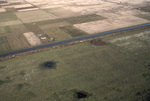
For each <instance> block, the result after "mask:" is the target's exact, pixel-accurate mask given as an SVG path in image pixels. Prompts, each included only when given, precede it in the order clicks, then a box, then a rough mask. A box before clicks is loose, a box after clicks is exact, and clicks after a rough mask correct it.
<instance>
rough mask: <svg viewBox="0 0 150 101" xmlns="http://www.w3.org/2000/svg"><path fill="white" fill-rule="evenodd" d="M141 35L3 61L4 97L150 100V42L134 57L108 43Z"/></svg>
mask: <svg viewBox="0 0 150 101" xmlns="http://www.w3.org/2000/svg"><path fill="white" fill-rule="evenodd" d="M147 31H148V30H147ZM140 33H141V32H140ZM140 33H139V31H136V32H127V33H126V32H125V33H124V35H125V36H123V35H121V34H120V35H114V36H108V37H104V38H103V39H101V40H102V41H104V42H106V43H107V44H106V45H103V46H95V45H93V44H91V43H90V42H84V43H80V44H76V45H72V46H69V47H63V48H58V49H53V50H48V51H43V52H41V53H35V54H30V55H26V56H22V57H18V58H14V59H11V60H7V61H1V62H0V77H1V78H0V81H1V82H0V91H1V92H0V97H1V98H0V99H1V100H2V101H9V100H11V101H16V100H18V101H29V100H30V101H42V100H43V101H59V100H60V101H99V100H100V101H142V100H144V101H149V95H150V85H149V82H150V72H149V66H150V54H149V53H150V46H149V44H146V43H143V44H144V45H146V46H147V47H145V48H142V47H141V48H139V49H137V51H136V52H137V53H138V54H136V55H135V54H127V53H128V52H129V51H128V50H127V51H124V52H123V51H122V50H124V49H122V48H120V46H117V45H116V46H115V47H114V45H113V44H114V43H110V41H112V40H114V39H115V38H123V37H124V38H126V36H133V35H136V34H140ZM140 35H141V34H140ZM126 41H128V40H126ZM126 41H125V40H124V42H126ZM139 42H140V40H139ZM117 43H119V42H117ZM115 44H116V43H115ZM134 52H135V51H134ZM80 95H84V96H81V97H80Z"/></svg>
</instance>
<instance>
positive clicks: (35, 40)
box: [23, 32, 42, 46]
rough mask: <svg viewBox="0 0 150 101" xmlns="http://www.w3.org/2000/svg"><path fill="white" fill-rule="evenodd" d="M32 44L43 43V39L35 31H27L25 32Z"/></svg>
mask: <svg viewBox="0 0 150 101" xmlns="http://www.w3.org/2000/svg"><path fill="white" fill-rule="evenodd" d="M23 35H24V36H25V38H26V39H27V41H28V42H29V44H30V45H32V46H35V45H39V44H42V42H41V40H40V39H39V38H38V37H37V36H36V35H35V34H34V33H33V32H27V33H24V34H23Z"/></svg>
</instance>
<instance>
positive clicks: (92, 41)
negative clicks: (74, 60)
mask: <svg viewBox="0 0 150 101" xmlns="http://www.w3.org/2000/svg"><path fill="white" fill-rule="evenodd" d="M90 43H91V44H92V45H95V46H104V45H106V43H105V42H103V41H102V40H101V39H93V40H91V41H90Z"/></svg>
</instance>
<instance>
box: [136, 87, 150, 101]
mask: <svg viewBox="0 0 150 101" xmlns="http://www.w3.org/2000/svg"><path fill="white" fill-rule="evenodd" d="M135 95H136V96H139V97H140V99H141V101H150V89H146V90H143V91H142V92H137V93H136V94H135Z"/></svg>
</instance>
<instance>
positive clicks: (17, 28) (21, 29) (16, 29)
mask: <svg viewBox="0 0 150 101" xmlns="http://www.w3.org/2000/svg"><path fill="white" fill-rule="evenodd" d="M9 28H10V30H11V31H12V33H15V34H23V33H25V32H28V31H29V29H28V28H27V27H26V26H25V25H24V24H18V25H11V26H9Z"/></svg>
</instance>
